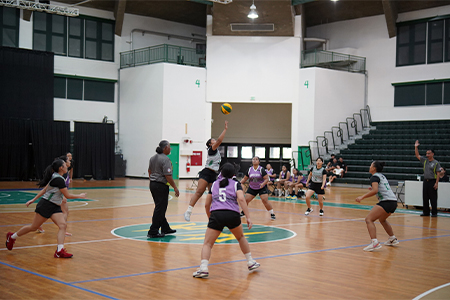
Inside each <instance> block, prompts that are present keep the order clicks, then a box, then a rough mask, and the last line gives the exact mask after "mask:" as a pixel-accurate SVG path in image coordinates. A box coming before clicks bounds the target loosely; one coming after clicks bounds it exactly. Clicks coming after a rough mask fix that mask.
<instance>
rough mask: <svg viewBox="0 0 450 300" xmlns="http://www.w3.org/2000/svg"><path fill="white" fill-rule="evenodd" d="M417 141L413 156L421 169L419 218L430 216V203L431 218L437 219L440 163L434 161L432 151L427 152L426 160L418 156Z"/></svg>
mask: <svg viewBox="0 0 450 300" xmlns="http://www.w3.org/2000/svg"><path fill="white" fill-rule="evenodd" d="M419 145H420V144H419V141H418V140H417V141H416V143H415V144H414V150H415V154H416V157H417V159H418V160H420V163H421V165H422V167H423V177H424V180H423V190H422V200H423V213H422V214H421V215H420V216H421V217H428V216H429V215H430V203H431V216H432V217H437V189H438V184H439V175H440V171H441V165H440V163H439V162H438V161H437V160H435V159H434V151H433V150H432V149H429V150H427V152H426V155H425V156H426V158H425V157H423V156H420V155H419Z"/></svg>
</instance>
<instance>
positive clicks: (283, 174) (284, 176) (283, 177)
mask: <svg viewBox="0 0 450 300" xmlns="http://www.w3.org/2000/svg"><path fill="white" fill-rule="evenodd" d="M280 175H281V179H286V172H284V171H281V173H280Z"/></svg>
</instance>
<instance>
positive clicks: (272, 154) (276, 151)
mask: <svg viewBox="0 0 450 300" xmlns="http://www.w3.org/2000/svg"><path fill="white" fill-rule="evenodd" d="M269 158H270V159H279V158H280V147H270V151H269Z"/></svg>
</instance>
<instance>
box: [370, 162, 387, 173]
mask: <svg viewBox="0 0 450 300" xmlns="http://www.w3.org/2000/svg"><path fill="white" fill-rule="evenodd" d="M385 165H386V163H385V162H384V161H379V160H376V161H374V162H373V166H374V167H375V169H376V170H377V172H382V171H383V167H384V166H385Z"/></svg>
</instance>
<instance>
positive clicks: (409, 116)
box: [307, 6, 450, 121]
mask: <svg viewBox="0 0 450 300" xmlns="http://www.w3.org/2000/svg"><path fill="white" fill-rule="evenodd" d="M446 14H450V6H443V7H439V8H434V9H428V10H421V11H416V12H410V13H404V14H400V15H399V17H398V21H407V20H413V19H421V18H427V17H433V16H436V15H446ZM307 36H308V37H309V36H313V37H320V38H326V39H329V49H330V50H332V49H340V48H355V49H357V55H360V56H364V57H366V58H367V70H368V104H369V106H370V110H371V114H372V119H373V121H390V120H423V119H448V117H449V116H450V105H443V106H415V107H414V106H411V107H394V87H393V86H392V85H391V83H396V82H407V81H421V80H432V79H440V78H450V63H439V64H430V65H416V66H406V67H398V68H397V67H395V64H396V61H395V57H396V38H392V39H389V36H388V32H387V26H386V20H385V17H384V15H379V16H374V17H368V18H361V19H356V20H349V21H343V22H335V23H332V24H329V25H320V26H315V27H311V28H308V31H307Z"/></svg>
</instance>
